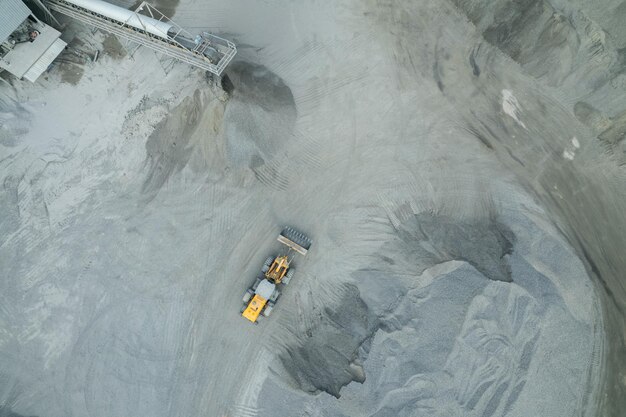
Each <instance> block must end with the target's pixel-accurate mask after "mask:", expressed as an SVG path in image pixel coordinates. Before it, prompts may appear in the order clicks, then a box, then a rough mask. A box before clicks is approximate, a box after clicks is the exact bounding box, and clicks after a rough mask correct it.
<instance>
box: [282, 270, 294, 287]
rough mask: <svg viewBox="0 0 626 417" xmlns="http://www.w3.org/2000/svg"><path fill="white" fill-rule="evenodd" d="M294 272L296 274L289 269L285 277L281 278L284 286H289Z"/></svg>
mask: <svg viewBox="0 0 626 417" xmlns="http://www.w3.org/2000/svg"><path fill="white" fill-rule="evenodd" d="M295 272H296V271H295V270H293V269H291V268H289V271H287V273H286V274H285V277H284V278H283V280H282V283H283V284H285V285H289V282H290V281H291V278H293V274H294V273H295Z"/></svg>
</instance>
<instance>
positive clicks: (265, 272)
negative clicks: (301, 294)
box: [241, 227, 311, 324]
mask: <svg viewBox="0 0 626 417" xmlns="http://www.w3.org/2000/svg"><path fill="white" fill-rule="evenodd" d="M277 240H278V241H279V242H280V243H282V244H283V245H285V246H287V248H288V250H287V253H285V254H282V255H281V254H279V255H276V256H270V257H268V258H267V259H266V260H265V262H264V263H263V267H262V268H261V274H260V275H259V276H258V277H257V278H256V280H255V281H254V284H252V286H251V287H250V288H248V290H247V291H246V293H245V294H244V295H243V304H244V306H243V308H242V309H241V315H242V316H243V317H244V318H246V319H248V320H250V321H251V322H252V323H256V324H258V322H259V319H260V318H261V317H263V316H265V317H268V316H269V315H270V314H271V313H272V310H273V309H274V306H275V305H276V300H278V297H279V296H280V292H281V287H282V286H284V285H287V284H289V282H290V281H291V279H292V278H293V274H294V269H293V267H292V266H291V263H292V260H293V259H292V258H290V255H291V254H292V251H294V252H297V253H299V254H301V255H303V256H304V255H306V254H307V252H308V250H309V248H310V247H311V240H310V239H309V238H308V237H307V236H305V235H304V234H303V233H301V232H298V231H297V230H295V229H292V228H291V227H286V228H284V229H283V231H282V232H281V233H280V235H278V239H277Z"/></svg>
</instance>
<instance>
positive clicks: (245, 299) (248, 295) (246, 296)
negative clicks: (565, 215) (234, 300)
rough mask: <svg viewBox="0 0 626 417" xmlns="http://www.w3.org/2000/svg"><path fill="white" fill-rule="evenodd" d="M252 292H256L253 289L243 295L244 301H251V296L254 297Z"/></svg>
mask: <svg viewBox="0 0 626 417" xmlns="http://www.w3.org/2000/svg"><path fill="white" fill-rule="evenodd" d="M252 294H254V292H253V291H251V290H248V291H246V293H245V294H244V295H243V302H244V303H247V302H248V301H250V298H252Z"/></svg>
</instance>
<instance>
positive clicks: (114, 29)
mask: <svg viewBox="0 0 626 417" xmlns="http://www.w3.org/2000/svg"><path fill="white" fill-rule="evenodd" d="M46 3H47V5H48V7H49V8H50V9H51V10H54V11H57V12H59V13H62V14H64V15H66V16H69V17H71V18H74V19H76V20H79V21H81V22H83V23H86V24H88V25H92V26H95V27H97V28H98V29H102V30H104V31H107V32H110V33H112V34H114V35H117V36H119V37H121V38H125V39H128V40H129V41H132V42H135V43H137V44H139V45H143V46H146V47H148V48H150V49H152V50H154V51H156V52H160V53H162V54H164V55H167V56H170V57H172V58H176V59H178V60H180V61H182V62H185V63H187V64H190V65H194V66H196V67H198V68H201V69H203V70H206V71H209V72H211V73H213V74H216V75H218V76H219V75H221V74H222V72H223V71H224V69H225V68H226V66H227V65H228V64H229V63H230V61H231V60H232V59H233V58H234V57H235V54H236V53H237V48H236V47H235V44H234V43H232V42H231V41H229V40H226V39H223V38H220V37H219V36H216V35H213V34H211V33H208V32H203V33H201V34H199V35H197V36H196V37H193V36H192V35H191V34H190V33H189V32H187V31H185V30H184V29H183V28H182V27H180V26H179V25H177V24H176V23H174V22H172V21H171V20H170V19H168V18H167V17H166V16H165V15H164V14H163V13H161V12H159V11H158V10H157V9H155V8H154V7H153V6H150V5H149V4H148V3H146V2H143V3H142V4H141V5H140V6H139V7H138V8H137V9H136V10H135V13H136V14H138V16H148V17H151V18H153V19H157V20H160V21H166V22H167V23H169V24H171V25H172V27H173V28H174V29H175V32H174V33H173V34H172V35H171V36H167V37H160V36H156V35H154V34H152V33H149V32H147V31H145V30H142V29H140V28H137V27H134V26H131V25H129V24H127V23H126V22H120V21H117V20H115V19H111V18H109V17H107V16H103V15H101V14H98V13H95V12H93V11H91V10H88V9H85V8H83V7H80V6H77V5H75V4H72V3H69V2H67V1H65V0H47V2H46ZM140 11H144V12H145V13H147V14H146V15H140V14H139V12H140ZM187 45H189V46H187ZM191 45H193V46H192V47H191ZM208 48H211V49H212V50H213V51H215V52H216V53H217V55H218V58H217V59H216V58H215V56H212V57H209V56H207V54H206V52H207V50H208ZM213 55H215V54H213Z"/></svg>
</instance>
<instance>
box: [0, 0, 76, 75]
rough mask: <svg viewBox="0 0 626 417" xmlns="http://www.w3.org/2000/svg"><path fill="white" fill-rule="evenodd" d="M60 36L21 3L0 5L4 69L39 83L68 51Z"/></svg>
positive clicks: (5, 0)
mask: <svg viewBox="0 0 626 417" xmlns="http://www.w3.org/2000/svg"><path fill="white" fill-rule="evenodd" d="M60 36H61V33H60V32H59V31H57V30H55V29H54V28H52V27H50V26H48V25H46V24H45V23H44V22H41V21H40V20H39V19H37V18H36V17H35V16H34V15H33V14H32V12H31V11H30V9H29V8H28V7H26V6H25V5H24V3H22V1H21V0H3V1H2V2H0V69H3V70H6V71H8V72H10V73H11V74H13V75H15V76H16V77H18V78H20V79H22V78H23V79H27V80H28V81H31V82H35V81H36V80H37V78H39V76H40V75H41V74H42V73H43V72H44V71H45V70H46V69H47V68H48V67H49V66H50V64H51V63H52V61H53V60H54V59H55V58H56V57H57V56H58V55H59V54H60V53H61V51H63V49H64V48H65V46H66V43H65V42H64V41H62V40H61V39H59V37H60Z"/></svg>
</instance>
